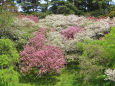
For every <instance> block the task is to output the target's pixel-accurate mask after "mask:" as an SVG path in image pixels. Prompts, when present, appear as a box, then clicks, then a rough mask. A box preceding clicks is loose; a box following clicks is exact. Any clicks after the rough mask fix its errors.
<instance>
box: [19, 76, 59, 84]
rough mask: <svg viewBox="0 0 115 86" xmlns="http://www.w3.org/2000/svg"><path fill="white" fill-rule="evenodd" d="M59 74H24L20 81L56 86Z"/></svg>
mask: <svg viewBox="0 0 115 86" xmlns="http://www.w3.org/2000/svg"><path fill="white" fill-rule="evenodd" d="M56 76H59V75H44V76H42V77H39V78H38V77H36V76H35V77H34V76H22V77H21V78H20V83H22V84H27V83H28V84H31V85H32V86H54V85H55V84H56V83H57V82H58V81H59V80H58V79H57V78H56Z"/></svg>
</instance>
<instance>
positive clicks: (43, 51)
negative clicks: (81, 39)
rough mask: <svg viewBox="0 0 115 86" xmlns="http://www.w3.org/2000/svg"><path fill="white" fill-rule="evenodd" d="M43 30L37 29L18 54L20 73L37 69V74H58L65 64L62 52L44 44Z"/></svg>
mask: <svg viewBox="0 0 115 86" xmlns="http://www.w3.org/2000/svg"><path fill="white" fill-rule="evenodd" d="M43 33H44V30H43V29H39V30H38V32H37V33H36V34H35V36H34V37H33V38H32V39H30V40H29V41H28V43H27V44H26V46H25V47H24V50H23V51H21V52H20V56H21V64H20V65H21V72H22V73H29V72H30V71H31V70H33V69H37V71H38V72H37V73H38V74H44V73H52V72H56V73H58V72H59V70H60V69H61V68H63V67H64V65H65V64H66V61H65V58H64V54H63V51H62V50H61V49H60V48H57V47H55V46H52V45H48V44H47V45H46V44H45V40H46V39H45V35H44V34H43Z"/></svg>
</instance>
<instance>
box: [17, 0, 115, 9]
mask: <svg viewBox="0 0 115 86" xmlns="http://www.w3.org/2000/svg"><path fill="white" fill-rule="evenodd" d="M41 3H45V1H44V0H41ZM111 4H115V0H112V2H111ZM17 6H18V11H22V9H21V6H19V5H18V4H17Z"/></svg>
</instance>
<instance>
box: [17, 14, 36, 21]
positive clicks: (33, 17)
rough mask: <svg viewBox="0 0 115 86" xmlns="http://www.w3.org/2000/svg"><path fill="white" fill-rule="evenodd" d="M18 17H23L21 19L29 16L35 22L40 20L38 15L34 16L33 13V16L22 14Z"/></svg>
mask: <svg viewBox="0 0 115 86" xmlns="http://www.w3.org/2000/svg"><path fill="white" fill-rule="evenodd" d="M18 18H21V19H23V18H28V19H30V20H32V21H34V22H35V23H37V22H38V17H36V16H33V15H31V16H28V15H27V16H24V15H20V16H18Z"/></svg>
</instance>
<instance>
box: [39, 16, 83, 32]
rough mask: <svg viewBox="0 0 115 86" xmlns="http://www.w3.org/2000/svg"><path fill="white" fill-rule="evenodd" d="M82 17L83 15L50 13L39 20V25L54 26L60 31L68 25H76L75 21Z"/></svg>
mask: <svg viewBox="0 0 115 86" xmlns="http://www.w3.org/2000/svg"><path fill="white" fill-rule="evenodd" d="M82 19H83V17H78V16H75V15H69V16H64V15H50V16H47V17H46V18H45V19H41V20H40V21H39V27H46V28H55V29H56V30H57V31H60V30H62V29H65V28H67V27H68V26H77V25H78V23H77V22H78V21H80V20H82Z"/></svg>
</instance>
